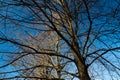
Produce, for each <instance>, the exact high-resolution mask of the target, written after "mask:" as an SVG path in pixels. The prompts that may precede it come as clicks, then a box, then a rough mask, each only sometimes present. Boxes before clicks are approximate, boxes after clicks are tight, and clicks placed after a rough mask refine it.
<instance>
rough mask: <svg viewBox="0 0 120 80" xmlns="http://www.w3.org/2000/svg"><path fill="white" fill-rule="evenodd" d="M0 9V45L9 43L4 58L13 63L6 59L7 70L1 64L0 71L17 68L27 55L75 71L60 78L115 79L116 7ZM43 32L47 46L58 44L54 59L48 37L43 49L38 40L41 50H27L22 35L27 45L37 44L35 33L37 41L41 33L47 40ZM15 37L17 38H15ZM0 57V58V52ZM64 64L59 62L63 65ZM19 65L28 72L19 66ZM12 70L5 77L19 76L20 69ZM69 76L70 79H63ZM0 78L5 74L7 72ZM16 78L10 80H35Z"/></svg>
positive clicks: (5, 5) (39, 0) (113, 2)
mask: <svg viewBox="0 0 120 80" xmlns="http://www.w3.org/2000/svg"><path fill="white" fill-rule="evenodd" d="M1 5H2V6H1V10H0V11H1V14H0V17H1V26H3V27H1V30H3V31H1V37H0V40H1V42H2V43H3V42H9V45H11V44H12V45H14V46H15V47H14V48H12V50H11V49H10V51H12V52H4V53H10V54H9V56H10V55H14V57H12V58H10V57H9V58H7V59H8V60H9V61H10V60H11V61H10V62H9V61H8V64H5V65H3V64H2V65H3V66H1V67H0V68H3V67H6V66H8V65H11V64H14V63H15V62H17V61H18V62H19V61H21V59H22V58H23V57H25V56H27V55H36V54H45V55H46V57H45V59H48V56H50V57H51V56H56V57H58V58H62V59H66V60H70V61H71V63H70V64H71V65H74V66H76V68H74V69H77V70H76V72H75V70H73V71H72V70H70V69H66V71H64V72H66V74H71V75H72V77H73V78H74V77H75V78H78V79H80V80H91V79H97V78H100V79H102V78H104V79H107V77H109V78H111V79H113V80H116V79H119V75H120V71H119V70H120V68H119V65H120V64H119V59H120V58H119V49H120V46H119V43H120V42H119V39H120V36H119V32H120V29H119V22H120V20H119V17H120V15H119V9H120V8H119V6H120V1H118V0H109V2H108V1H107V0H28V1H26V0H16V1H14V0H12V1H9V0H8V1H7V2H6V1H1ZM8 27H9V28H8ZM13 30H14V32H13ZM49 31H51V32H52V34H53V33H54V34H55V36H53V38H52V39H53V44H55V43H58V42H59V43H60V44H59V45H57V46H58V47H60V48H59V49H58V50H57V53H58V54H56V49H55V48H56V47H57V46H55V45H52V46H50V47H49V46H48V45H51V43H49V42H50V41H51V38H49V36H48V35H45V37H47V38H46V41H47V42H48V43H47V42H46V41H44V40H43V43H44V44H43V45H44V46H46V47H43V46H42V47H40V48H38V45H39V46H41V45H42V44H41V43H40V44H39V42H36V43H33V44H32V42H31V41H29V40H30V39H29V38H28V34H30V35H32V37H33V39H37V37H36V34H38V33H39V35H42V37H41V36H39V38H43V36H44V34H42V33H41V32H45V33H47V34H49ZM26 32H27V34H26ZM9 34H11V35H9ZM18 35H20V36H21V37H17V36H18ZM30 35H29V36H30ZM56 36H58V38H59V40H58V41H56V40H54V39H56ZM45 37H44V38H43V39H45ZM38 40H39V39H38ZM61 45H62V46H64V47H65V48H64V47H61ZM21 48H22V49H21ZM41 48H42V49H41ZM46 48H47V50H46ZM53 50H54V51H53ZM1 51H2V54H3V50H1ZM68 54H69V55H70V56H68ZM2 57H3V55H2ZM5 58H6V57H5ZM38 58H39V57H38ZM52 58H53V57H52ZM31 59H32V58H31ZM33 59H34V58H33ZM35 59H37V58H35ZM45 59H44V60H45ZM66 60H64V61H65V62H66ZM33 61H35V60H33ZM45 61H46V60H45ZM54 61H56V60H54ZM57 62H58V61H57ZM23 63H24V64H25V65H27V66H29V65H28V64H26V63H25V62H23ZM60 63H62V62H60ZM61 65H62V64H60V66H61ZM47 66H49V65H47ZM36 67H38V66H33V65H32V67H31V68H36ZM39 67H41V65H39ZM52 67H53V66H52ZM66 67H67V68H68V67H70V65H69V64H66ZM16 68H17V69H20V70H15V71H11V73H12V72H18V71H21V67H20V68H19V67H16ZM31 68H29V67H26V68H24V70H27V71H28V69H31ZM22 70H23V69H22ZM60 71H62V70H60ZM70 71H72V73H69V72H70ZM74 72H75V73H74ZM4 73H6V74H7V72H4ZM9 73H10V72H9ZM1 74H3V73H1ZM17 75H18V76H16V77H11V78H29V79H31V78H36V79H40V78H41V77H40V76H39V77H37V76H33V77H31V76H29V77H26V76H21V75H19V74H17ZM105 75H107V76H105ZM13 76H15V75H13ZM60 78H62V77H59V79H60ZM9 79H10V78H9ZM65 79H66V78H65Z"/></svg>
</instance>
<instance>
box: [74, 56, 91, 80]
mask: <svg viewBox="0 0 120 80" xmlns="http://www.w3.org/2000/svg"><path fill="white" fill-rule="evenodd" d="M75 61H76V66H77V68H78V73H79V79H80V80H91V78H90V76H89V74H88V69H87V66H86V65H85V64H84V63H83V62H81V61H80V60H79V58H78V57H77V56H76V57H75Z"/></svg>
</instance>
